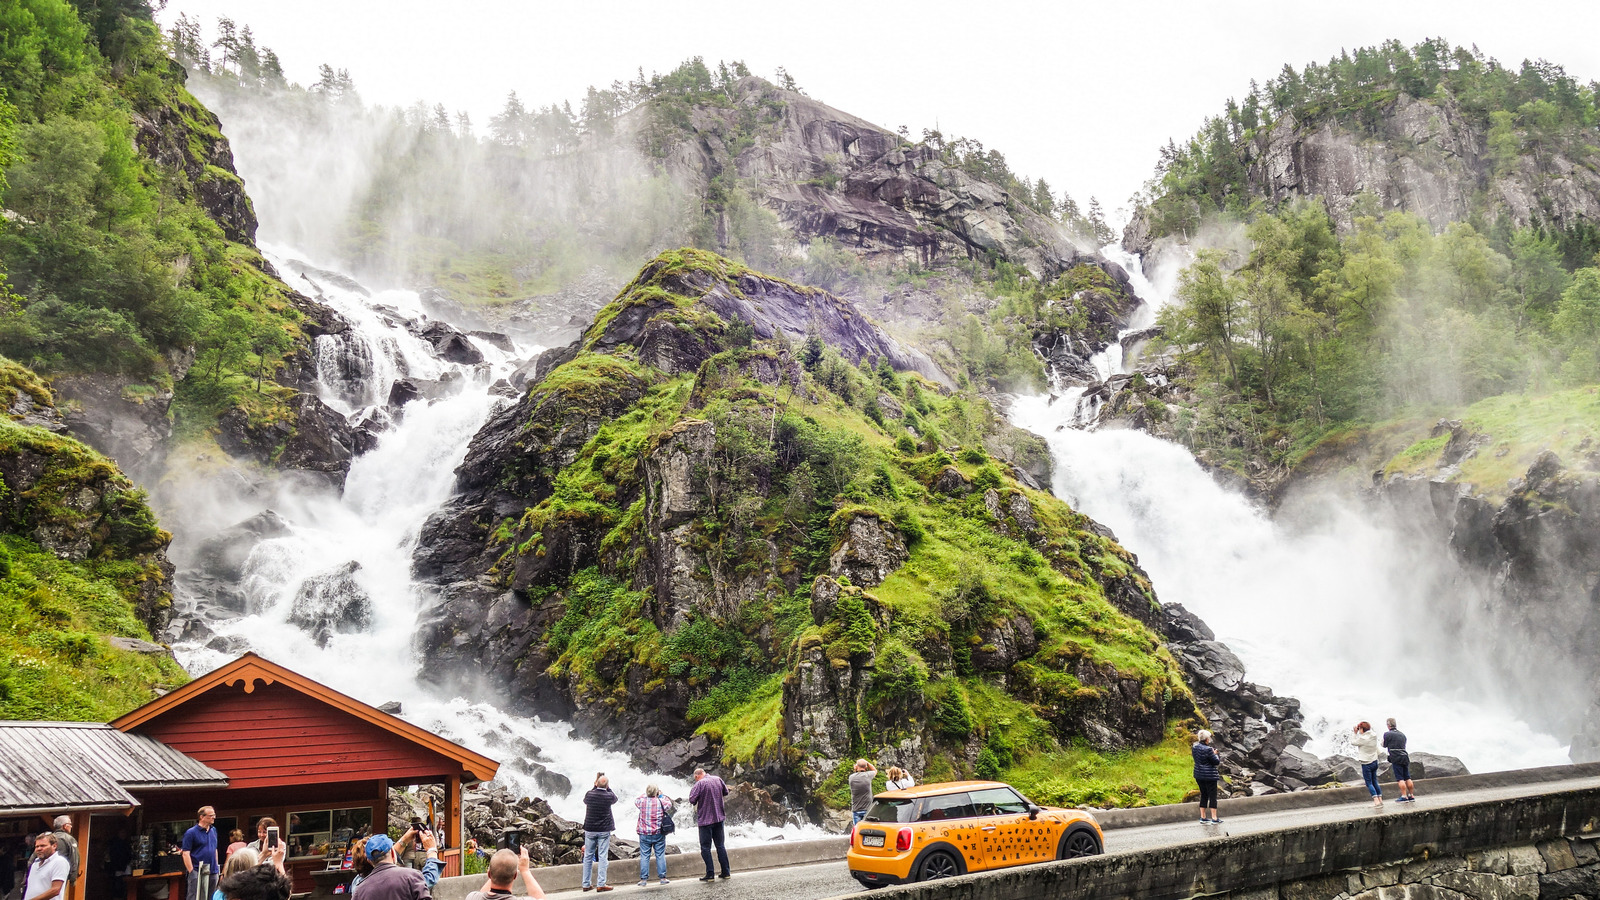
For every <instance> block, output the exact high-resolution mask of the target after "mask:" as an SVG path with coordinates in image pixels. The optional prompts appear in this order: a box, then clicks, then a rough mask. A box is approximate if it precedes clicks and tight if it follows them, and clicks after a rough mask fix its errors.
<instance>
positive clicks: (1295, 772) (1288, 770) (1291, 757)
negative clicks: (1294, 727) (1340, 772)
mask: <svg viewBox="0 0 1600 900" xmlns="http://www.w3.org/2000/svg"><path fill="white" fill-rule="evenodd" d="M1277 770H1278V772H1279V773H1280V774H1283V775H1286V776H1288V777H1290V778H1294V779H1297V780H1299V781H1303V782H1305V783H1306V784H1310V785H1318V784H1327V783H1329V782H1333V781H1338V780H1339V779H1338V778H1336V777H1334V771H1333V767H1332V766H1330V765H1328V764H1327V763H1325V762H1323V761H1322V760H1321V759H1319V758H1318V757H1317V756H1316V754H1314V753H1308V752H1306V751H1305V750H1301V749H1300V748H1299V747H1285V748H1284V749H1283V752H1282V753H1280V754H1279V756H1278V766H1277Z"/></svg>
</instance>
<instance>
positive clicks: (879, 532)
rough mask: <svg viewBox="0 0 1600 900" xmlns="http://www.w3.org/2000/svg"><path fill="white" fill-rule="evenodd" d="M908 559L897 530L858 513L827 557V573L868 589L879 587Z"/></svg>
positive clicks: (889, 524) (892, 526)
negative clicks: (874, 586)
mask: <svg viewBox="0 0 1600 900" xmlns="http://www.w3.org/2000/svg"><path fill="white" fill-rule="evenodd" d="M909 557H910V553H909V552H908V551H907V550H906V542H905V539H904V538H902V537H901V536H900V529H898V528H896V527H894V525H893V524H892V523H889V522H886V521H884V520H882V519H880V518H878V517H877V516H875V515H870V514H867V513H858V514H856V515H855V516H854V517H853V518H851V520H850V524H849V525H847V526H846V527H845V534H844V538H843V540H841V541H840V542H839V547H838V549H836V550H834V552H833V555H832V556H830V557H828V573H829V574H831V575H834V576H835V577H837V576H840V575H844V576H848V577H849V578H850V581H851V583H852V584H856V585H859V586H862V587H871V586H873V585H875V584H880V583H882V582H883V580H884V579H885V578H888V577H889V573H891V572H893V571H894V570H895V569H898V568H900V566H901V564H903V563H904V562H905V561H906V560H907V559H908V558H909Z"/></svg>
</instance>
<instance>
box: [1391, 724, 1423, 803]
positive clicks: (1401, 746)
mask: <svg viewBox="0 0 1600 900" xmlns="http://www.w3.org/2000/svg"><path fill="white" fill-rule="evenodd" d="M1388 725H1389V730H1388V731H1385V732H1384V733H1383V749H1384V750H1387V751H1388V752H1389V768H1391V769H1393V770H1394V784H1395V787H1396V788H1397V789H1398V790H1399V791H1400V799H1399V800H1397V801H1396V802H1397V803H1415V802H1416V801H1417V785H1416V783H1415V782H1413V781H1412V780H1411V754H1409V753H1407V752H1406V735H1405V732H1403V731H1401V730H1400V729H1399V728H1397V727H1395V724H1394V719H1390V720H1389V721H1388Z"/></svg>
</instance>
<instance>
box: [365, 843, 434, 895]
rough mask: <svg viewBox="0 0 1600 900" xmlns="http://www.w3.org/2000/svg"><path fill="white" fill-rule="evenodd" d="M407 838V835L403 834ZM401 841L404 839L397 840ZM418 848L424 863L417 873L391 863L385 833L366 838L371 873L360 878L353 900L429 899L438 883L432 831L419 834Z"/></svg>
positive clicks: (392, 857) (391, 844)
mask: <svg viewBox="0 0 1600 900" xmlns="http://www.w3.org/2000/svg"><path fill="white" fill-rule="evenodd" d="M406 836H407V837H409V836H410V832H407V833H406ZM401 840H402V841H404V840H405V838H401ZM422 849H423V851H424V852H426V853H427V856H428V860H427V862H425V863H423V864H422V871H421V872H418V871H417V870H416V869H412V868H409V867H406V866H397V865H395V862H394V841H391V840H389V836H388V835H387V834H375V835H373V836H372V837H369V838H367V860H368V861H369V862H371V863H372V866H373V868H372V874H370V875H368V876H367V877H366V878H363V879H361V884H360V885H358V886H357V887H356V893H355V900H433V894H432V893H431V892H432V890H433V886H434V885H435V884H438V883H439V845H438V842H437V841H435V840H434V837H433V832H431V831H428V830H426V829H424V830H423V832H422Z"/></svg>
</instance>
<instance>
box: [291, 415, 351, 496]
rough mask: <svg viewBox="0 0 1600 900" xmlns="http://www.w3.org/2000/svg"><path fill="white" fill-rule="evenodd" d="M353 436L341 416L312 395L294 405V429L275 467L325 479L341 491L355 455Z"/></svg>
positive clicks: (347, 423)
mask: <svg viewBox="0 0 1600 900" xmlns="http://www.w3.org/2000/svg"><path fill="white" fill-rule="evenodd" d="M356 444H357V441H356V436H355V434H354V433H353V432H352V431H351V429H350V423H349V422H347V421H345V418H344V416H342V415H340V414H339V412H338V411H337V410H335V409H333V408H332V407H330V406H328V404H326V403H323V402H322V401H321V400H320V399H318V398H317V397H316V396H315V395H313V394H301V395H300V396H299V398H298V399H297V401H296V403H295V427H294V431H293V433H292V434H290V435H289V438H288V440H287V441H286V442H285V443H284V445H283V452H282V454H281V455H280V456H279V457H278V465H279V467H280V468H284V469H298V470H300V471H303V472H313V473H316V474H318V475H321V476H323V477H325V478H326V479H327V480H328V481H329V482H330V483H331V484H333V485H335V486H337V487H339V488H340V489H343V487H344V479H345V476H347V475H349V474H350V461H351V460H353V459H354V458H355V455H356Z"/></svg>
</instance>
